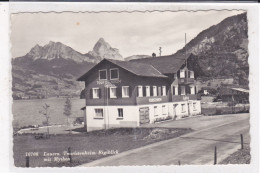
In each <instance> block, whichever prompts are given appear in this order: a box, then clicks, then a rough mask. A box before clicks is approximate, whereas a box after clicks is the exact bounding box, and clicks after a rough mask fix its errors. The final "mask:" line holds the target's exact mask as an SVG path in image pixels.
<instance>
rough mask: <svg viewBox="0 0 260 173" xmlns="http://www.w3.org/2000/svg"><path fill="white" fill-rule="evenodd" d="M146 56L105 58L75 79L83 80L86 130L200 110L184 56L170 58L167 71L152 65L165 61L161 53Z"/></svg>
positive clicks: (192, 74)
mask: <svg viewBox="0 0 260 173" xmlns="http://www.w3.org/2000/svg"><path fill="white" fill-rule="evenodd" d="M166 58H167V57H166ZM168 58H169V57H168ZM149 59H150V60H148V59H147V60H146V61H147V62H139V61H138V60H135V61H117V60H109V59H104V60H102V61H101V62H100V63H98V64H97V65H96V66H94V67H93V68H92V69H90V70H89V71H88V72H86V73H85V74H84V75H83V76H81V77H80V78H79V79H78V80H79V81H84V82H85V91H86V93H85V97H86V108H85V110H84V111H85V124H86V128H87V131H92V130H99V129H108V128H115V127H138V126H141V125H143V124H147V123H154V122H158V121H163V120H168V119H175V120H177V119H181V118H184V117H189V116H194V115H198V114H200V113H201V105H200V101H199V100H197V91H196V86H195V85H194V77H195V76H194V72H193V71H192V70H190V69H189V68H188V67H186V66H185V60H184V59H177V60H176V61H172V62H171V64H172V65H170V66H169V67H167V68H168V70H169V71H166V69H165V68H163V70H162V69H161V68H159V67H156V65H153V63H154V62H156V60H159V61H157V63H160V62H165V61H166V60H165V59H163V57H160V59H159V57H158V58H149ZM151 60H152V61H154V62H151ZM142 61H144V60H142ZM157 63H156V64H157ZM157 65H158V64H157Z"/></svg>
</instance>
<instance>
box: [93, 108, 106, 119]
mask: <svg viewBox="0 0 260 173" xmlns="http://www.w3.org/2000/svg"><path fill="white" fill-rule="evenodd" d="M97 110H102V111H101V112H102V116H97ZM94 111H95V116H94V118H95V119H103V118H104V110H103V108H95V109H94Z"/></svg>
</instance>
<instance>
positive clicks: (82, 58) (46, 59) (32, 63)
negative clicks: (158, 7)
mask: <svg viewBox="0 0 260 173" xmlns="http://www.w3.org/2000/svg"><path fill="white" fill-rule="evenodd" d="M108 57H110V58H114V59H121V60H123V58H122V56H121V55H120V54H119V51H118V49H116V48H112V47H111V46H110V45H109V44H108V43H107V42H106V41H105V40H104V39H103V38H101V39H99V40H98V41H97V43H96V44H95V46H94V48H93V50H92V51H90V52H89V53H86V54H82V53H80V52H77V51H75V50H74V49H72V48H71V47H69V46H66V45H64V44H62V43H60V42H52V41H50V42H49V43H48V44H46V45H44V46H39V45H38V44H37V45H35V46H34V47H33V48H32V49H31V50H30V51H29V52H28V53H27V54H26V55H24V56H22V57H17V58H14V59H13V60H12V77H13V81H12V82H13V97H14V98H15V99H20V98H44V97H56V96H57V97H59V96H79V95H80V92H81V90H82V88H84V84H82V83H80V82H77V81H76V79H77V78H78V77H79V76H80V75H82V74H84V73H85V72H86V71H87V70H88V69H90V68H91V67H93V66H94V65H95V64H96V63H98V62H99V61H100V60H102V59H103V58H108Z"/></svg>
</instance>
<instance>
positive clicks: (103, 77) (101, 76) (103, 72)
mask: <svg viewBox="0 0 260 173" xmlns="http://www.w3.org/2000/svg"><path fill="white" fill-rule="evenodd" d="M99 80H107V70H106V69H104V70H99Z"/></svg>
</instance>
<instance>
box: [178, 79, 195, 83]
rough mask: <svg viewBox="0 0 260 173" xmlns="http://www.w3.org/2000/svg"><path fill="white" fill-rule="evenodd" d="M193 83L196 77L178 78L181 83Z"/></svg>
mask: <svg viewBox="0 0 260 173" xmlns="http://www.w3.org/2000/svg"><path fill="white" fill-rule="evenodd" d="M193 83H194V78H180V79H178V84H179V85H188V84H193Z"/></svg>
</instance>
